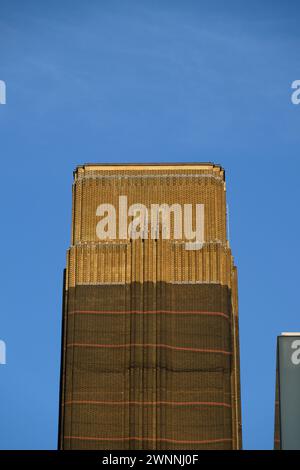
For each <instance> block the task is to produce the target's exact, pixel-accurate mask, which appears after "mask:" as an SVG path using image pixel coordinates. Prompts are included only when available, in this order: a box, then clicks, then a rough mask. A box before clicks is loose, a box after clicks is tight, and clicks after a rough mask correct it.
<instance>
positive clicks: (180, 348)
mask: <svg viewBox="0 0 300 470" xmlns="http://www.w3.org/2000/svg"><path fill="white" fill-rule="evenodd" d="M67 347H70V348H71V347H80V348H103V349H105V348H110V349H112V348H116V349H120V348H131V347H141V348H162V349H172V350H175V351H190V352H201V353H214V354H224V355H226V356H229V355H231V352H230V351H224V350H222V349H200V348H187V347H183V346H171V345H169V344H150V343H127V344H91V343H69V344H67Z"/></svg>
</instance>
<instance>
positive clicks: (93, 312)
mask: <svg viewBox="0 0 300 470" xmlns="http://www.w3.org/2000/svg"><path fill="white" fill-rule="evenodd" d="M161 313H163V314H166V315H207V316H214V317H224V318H226V319H229V315H226V313H223V312H207V311H204V310H124V311H119V310H71V311H69V312H68V315H74V314H82V315H131V314H134V315H156V314H161Z"/></svg>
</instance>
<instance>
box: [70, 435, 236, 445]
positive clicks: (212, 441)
mask: <svg viewBox="0 0 300 470" xmlns="http://www.w3.org/2000/svg"><path fill="white" fill-rule="evenodd" d="M64 439H77V440H80V441H152V442H170V443H173V444H214V443H218V442H232V439H229V438H224V439H206V440H204V441H195V440H188V441H186V440H184V441H183V440H178V439H168V438H163V437H137V436H135V437H83V436H64Z"/></svg>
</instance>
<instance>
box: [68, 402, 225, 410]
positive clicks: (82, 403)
mask: <svg viewBox="0 0 300 470" xmlns="http://www.w3.org/2000/svg"><path fill="white" fill-rule="evenodd" d="M64 404H65V405H73V404H78V405H89V404H91V405H121V406H122V405H123V406H124V405H138V406H157V405H170V406H223V407H226V408H231V405H230V404H229V403H224V402H213V401H164V400H162V401H110V400H108V401H105V400H69V401H66V402H65V403H64Z"/></svg>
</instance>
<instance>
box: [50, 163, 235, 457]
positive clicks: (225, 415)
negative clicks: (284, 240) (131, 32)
mask: <svg viewBox="0 0 300 470" xmlns="http://www.w3.org/2000/svg"><path fill="white" fill-rule="evenodd" d="M62 343H63V345H62V369H61V409H60V432H59V447H60V448H61V449H110V450H113V449H164V450H167V449H171V450H172V449H239V448H241V412H240V380H239V339H238V301H237V271H236V268H235V266H234V263H233V258H232V254H231V250H230V247H229V241H228V239H227V227H226V187H225V176H224V170H223V169H222V168H221V167H220V166H218V165H214V164H210V163H207V164H206V163H203V164H202V163H200V164H162V165H156V164H149V165H100V164H99V165H94V164H90V165H83V166H80V167H78V168H77V169H76V170H75V172H74V184H73V218H72V241H71V246H70V249H69V250H68V254H67V267H66V272H65V285H64V306H63V339H62Z"/></svg>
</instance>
